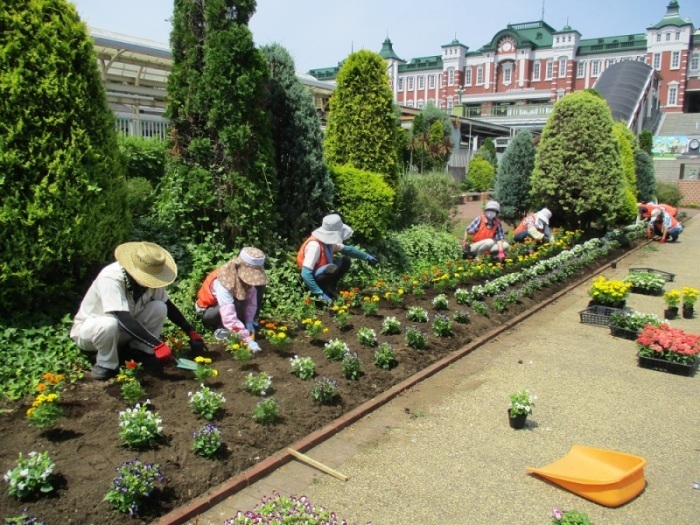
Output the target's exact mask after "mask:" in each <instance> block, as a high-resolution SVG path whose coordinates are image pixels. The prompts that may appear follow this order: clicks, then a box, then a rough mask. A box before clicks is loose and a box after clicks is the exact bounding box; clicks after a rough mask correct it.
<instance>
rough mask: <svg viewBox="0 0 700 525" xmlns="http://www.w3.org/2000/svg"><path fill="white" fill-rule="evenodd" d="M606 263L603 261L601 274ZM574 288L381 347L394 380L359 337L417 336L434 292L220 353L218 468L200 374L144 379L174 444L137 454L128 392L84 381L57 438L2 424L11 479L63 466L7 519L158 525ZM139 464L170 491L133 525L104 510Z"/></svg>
mask: <svg viewBox="0 0 700 525" xmlns="http://www.w3.org/2000/svg"><path fill="white" fill-rule="evenodd" d="M621 253H622V252H618V253H612V254H610V255H609V256H608V258H607V260H608V261H609V260H612V259H614V258H616V257H619V256H620V255H621ZM604 262H606V261H601V260H598V261H596V263H595V267H596V268H597V267H599V266H600V265H601V264H604ZM590 270H591V269H590V268H589V269H584V270H582V271H579V272H577V273H576V274H574V275H573V276H571V277H570V278H569V280H568V282H573V281H576V280H578V279H581V278H582V277H584V276H585V274H586V273H587V272H590ZM564 286H566V283H558V284H557V285H554V286H551V287H549V288H547V289H544V290H542V291H540V292H538V293H537V294H535V295H534V296H533V297H532V298H523V299H522V301H521V302H520V303H517V304H513V305H510V308H509V309H508V310H507V311H506V312H505V313H502V314H499V313H495V312H493V311H490V312H489V317H484V316H482V315H479V314H477V313H475V312H473V311H472V310H471V309H470V308H464V309H466V310H468V311H469V312H470V315H471V322H470V323H469V324H464V325H462V324H458V323H455V322H453V330H454V336H452V337H447V338H439V337H436V336H435V335H434V334H433V332H432V329H431V328H430V324H429V323H428V324H424V325H423V327H424V329H425V331H426V332H428V334H429V344H428V347H427V349H425V350H415V349H412V348H410V347H407V346H406V344H405V341H404V336H403V335H393V336H382V335H379V340H380V341H381V342H384V341H387V342H389V343H390V344H391V345H392V346H393V347H394V349H395V350H396V351H397V361H398V362H397V364H396V366H395V367H394V368H392V369H391V370H382V369H380V368H378V367H376V366H374V364H373V361H374V359H373V356H374V350H373V349H371V348H368V347H365V346H362V345H360V344H359V343H358V342H357V340H356V331H357V329H358V328H360V327H362V326H368V327H370V328H373V329H374V330H375V332H376V333H377V334H379V333H380V328H381V325H382V321H383V319H384V317H386V316H395V317H397V319H399V320H400V321H401V323H402V326H404V327H405V326H406V325H407V324H409V323H408V321H407V320H406V317H405V311H406V310H407V308H408V307H409V306H422V307H424V308H425V309H426V310H428V312H429V314H430V317H431V321H432V318H433V316H434V314H435V313H436V312H435V311H434V310H433V308H432V298H433V297H434V296H435V295H436V294H437V292H436V291H435V290H428V291H427V293H426V295H425V296H423V297H415V296H408V297H407V298H406V302H405V303H404V304H403V305H400V306H397V305H394V304H392V303H389V302H385V301H384V300H382V301H381V302H380V309H379V312H378V314H377V315H374V316H364V315H363V314H362V311H361V310H360V309H356V310H353V314H354V315H353V316H352V318H351V322H352V326H351V327H349V328H348V329H346V330H344V331H340V330H339V329H338V327H337V326H336V324H335V323H334V322H333V321H332V320H331V319H330V318H329V317H328V314H326V313H324V314H323V315H322V316H321V319H322V320H323V322H324V325H326V326H327V327H328V328H329V331H328V333H326V334H323V336H322V338H321V340H318V341H309V340H308V339H307V338H305V337H304V335H303V332H299V333H298V334H297V337H296V339H295V340H294V341H293V342H292V343H291V344H290V345H289V346H288V347H287V348H286V349H285V350H284V351H280V350H278V349H276V348H274V347H273V346H272V345H270V344H269V343H268V342H267V341H266V340H264V339H263V340H261V341H260V346H261V347H262V351H261V352H260V353H258V354H257V355H255V357H254V358H253V359H252V360H251V361H249V362H248V363H246V364H241V363H239V362H237V361H234V360H233V359H232V357H231V356H230V355H229V354H228V353H227V352H226V351H225V349H224V348H223V346H222V345H221V344H211V345H210V350H211V352H210V354H209V356H210V357H212V358H213V361H214V366H215V367H216V368H217V370H218V371H219V376H218V377H217V378H216V381H215V382H211V381H210V386H211V387H212V388H215V389H216V390H218V391H220V392H222V393H223V394H224V396H225V397H226V399H227V402H226V403H225V405H224V409H223V410H222V411H220V414H219V417H217V418H216V419H215V420H214V421H213V422H214V423H215V424H216V425H217V426H219V428H220V429H221V432H222V438H223V442H224V446H223V450H222V451H220V454H219V455H218V456H217V458H216V459H213V460H212V459H205V458H202V457H199V456H197V455H195V454H194V453H193V452H192V451H191V447H192V442H193V438H192V435H193V433H194V432H195V431H197V430H199V429H201V428H202V427H203V426H204V423H205V421H204V420H202V419H201V418H198V417H197V416H196V414H194V413H193V412H191V410H190V408H189V406H188V403H187V401H188V395H187V394H188V392H191V391H194V390H196V389H197V388H198V384H197V383H196V382H195V380H194V378H193V374H192V372H189V371H185V370H181V369H179V368H176V367H172V366H171V367H167V368H166V369H164V370H162V371H161V372H158V373H154V374H143V375H142V378H141V382H142V384H143V386H144V388H145V389H146V391H147V392H148V397H149V398H150V399H151V400H152V407H153V408H154V409H155V410H157V411H158V413H159V414H160V416H161V417H162V418H163V426H164V436H165V437H164V439H163V440H162V441H161V442H160V443H159V444H158V445H157V446H156V447H155V448H152V449H146V450H140V451H134V450H130V449H126V448H124V447H122V446H120V442H119V437H118V414H119V412H120V411H121V410H124V408H125V403H124V401H123V400H122V399H121V397H120V386H119V385H118V384H113V383H112V382H109V383H104V382H99V381H93V380H90V379H86V380H83V381H81V382H79V383H77V384H74V385H70V386H68V387H67V388H66V389H65V390H64V392H63V394H62V397H61V404H62V405H63V407H64V410H65V417H64V418H62V419H61V420H60V422H59V425H58V428H56V429H53V430H50V431H45V432H41V431H39V430H38V429H35V428H33V427H30V426H28V424H27V421H26V418H25V411H26V409H27V408H28V404H27V402H26V401H25V403H17V404H13V405H10V406H6V407H5V409H6V410H5V411H4V416H3V417H2V418H0V435H2V436H3V437H2V447H0V470H2V472H6V471H7V470H8V469H11V468H14V466H15V465H16V461H17V456H18V453H19V452H22V453H23V454H26V453H28V452H29V451H32V450H35V451H40V452H41V451H48V453H49V456H50V457H51V459H52V460H53V461H54V462H55V464H56V470H55V475H54V480H53V481H54V487H55V488H56V490H55V491H54V492H53V493H51V494H48V495H43V496H40V497H37V498H33V499H28V500H25V501H19V500H17V499H16V498H14V497H11V496H10V495H9V494H8V491H7V490H2V491H1V492H0V516H2V517H6V518H9V517H14V516H19V515H20V514H21V513H22V511H23V509H27V513H28V514H29V515H30V516H36V517H38V518H40V519H43V520H45V521H46V522H47V523H48V524H52V523H75V524H88V523H91V524H102V523H116V524H118V523H131V524H133V523H149V522H151V521H153V520H154V519H156V518H157V517H159V516H161V515H163V514H166V513H167V512H170V511H171V510H173V509H175V508H177V507H180V506H182V505H184V504H185V503H187V502H188V501H190V500H192V499H194V498H195V497H197V496H200V495H202V494H203V493H204V492H206V491H207V490H208V489H210V488H211V487H213V486H216V485H218V484H220V483H222V482H224V481H225V480H227V479H229V478H231V477H233V476H235V475H236V474H238V473H240V472H242V471H243V470H245V469H246V468H248V467H250V466H251V465H253V464H255V463H256V462H258V461H260V460H262V459H264V458H266V457H267V456H269V455H272V454H273V453H275V452H277V451H279V450H281V449H283V448H285V447H287V446H289V445H291V444H292V443H293V442H294V441H296V440H298V439H300V438H302V437H304V436H306V435H308V434H310V433H311V432H313V431H314V430H317V429H319V428H321V427H323V426H325V425H327V424H328V423H330V422H331V421H333V420H334V419H336V418H338V417H339V416H341V415H343V414H344V413H346V412H348V411H350V410H352V409H353V408H355V407H357V406H359V405H360V404H362V403H364V402H365V401H367V400H369V399H371V398H373V397H375V396H376V395H377V394H379V393H381V392H384V391H385V390H387V389H388V388H390V387H392V386H393V385H395V384H397V383H399V382H401V381H402V380H404V379H406V378H408V377H410V376H411V375H413V374H414V373H416V372H417V371H419V370H422V369H423V368H425V367H427V366H429V365H430V364H431V363H433V362H435V361H437V360H439V359H441V358H442V357H444V356H446V355H447V354H449V353H450V352H453V351H455V350H457V349H459V348H461V347H462V346H464V345H465V344H467V343H468V342H470V341H471V340H472V339H474V338H476V337H479V336H480V335H483V334H484V333H486V332H487V331H489V330H491V329H493V328H494V327H495V326H497V325H498V324H500V323H503V322H505V321H506V320H508V319H510V318H512V317H513V316H515V315H517V314H519V313H521V312H523V311H525V310H526V309H528V308H530V307H532V306H533V305H534V304H536V303H538V302H539V301H542V300H543V299H545V298H547V297H549V296H551V295H552V293H554V292H555V291H556V290H557V289H561V288H562V287H564ZM448 297H450V307H451V311H450V312H447V313H450V314H451V313H452V312H454V310H455V309H460V308H461V307H460V306H459V305H456V304H455V302H454V298H453V297H452V296H451V294H448ZM487 303H490V300H487ZM333 338H339V339H341V340H343V341H345V342H346V343H347V344H348V346H349V347H350V349H351V351H353V352H356V353H357V354H358V356H359V357H360V359H361V362H362V369H363V375H362V376H361V377H360V378H359V380H357V381H352V380H346V379H344V378H343V375H342V372H341V368H340V363H338V362H332V361H329V360H328V359H326V358H325V357H324V356H323V353H322V349H323V344H324V343H325V342H327V341H328V340H330V339H333ZM294 355H300V356H309V357H311V358H312V359H313V360H314V362H315V363H316V377H322V376H326V377H331V378H334V379H337V380H338V393H339V399H338V402H337V403H335V404H334V405H330V406H325V405H320V404H318V403H317V402H315V401H314V400H313V399H312V398H311V396H310V391H311V388H312V386H313V381H302V380H301V379H299V378H297V377H295V376H293V375H292V374H291V373H290V363H289V359H290V357H293V356H294ZM258 371H266V372H267V373H269V374H271V375H272V378H273V379H272V390H271V391H270V393H269V394H268V397H274V399H275V400H277V402H278V403H279V405H280V417H279V419H278V420H277V421H276V422H275V423H273V424H271V425H261V424H258V423H256V422H254V421H253V420H252V418H251V414H252V412H253V409H254V407H255V405H256V403H257V402H258V401H259V399H260V398H259V397H256V396H253V395H251V394H249V393H247V392H245V391H244V390H243V381H244V378H245V377H246V376H247V374H248V373H249V372H258ZM135 458H139V459H141V460H142V461H144V462H150V463H156V464H158V465H160V468H161V471H162V473H163V475H164V476H165V481H164V482H163V483H161V484H159V485H158V486H157V488H156V490H155V491H154V492H153V493H151V495H150V497H148V498H146V499H144V500H143V502H142V504H141V506H140V508H139V515H138V517H137V518H136V519H132V518H130V517H129V515H128V514H120V513H117V512H116V511H114V510H113V509H112V507H111V505H110V504H109V503H108V502H106V501H103V498H104V496H105V494H106V493H107V491H108V490H109V489H110V488H111V483H112V480H113V479H114V478H115V476H116V472H115V471H116V469H117V468H118V467H119V465H121V464H122V463H123V462H126V461H132V460H134V459H135Z"/></svg>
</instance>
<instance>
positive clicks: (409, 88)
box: [406, 77, 413, 91]
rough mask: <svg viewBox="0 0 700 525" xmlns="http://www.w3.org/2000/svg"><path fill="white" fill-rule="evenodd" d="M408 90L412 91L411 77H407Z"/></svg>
mask: <svg viewBox="0 0 700 525" xmlns="http://www.w3.org/2000/svg"><path fill="white" fill-rule="evenodd" d="M406 89H407V90H408V91H413V77H408V82H407V85H406Z"/></svg>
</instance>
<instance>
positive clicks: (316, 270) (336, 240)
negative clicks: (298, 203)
mask: <svg viewBox="0 0 700 525" xmlns="http://www.w3.org/2000/svg"><path fill="white" fill-rule="evenodd" d="M352 234H353V229H352V228H351V227H350V226H348V225H347V224H343V221H342V219H341V218H340V215H338V214H335V213H334V214H332V215H326V216H325V217H324V218H323V223H322V224H321V227H320V228H317V229H316V230H314V231H313V232H311V237H309V238H308V239H306V240H305V241H304V243H303V244H302V245H301V247H300V248H299V251H298V252H297V259H296V261H297V266H299V268H300V270H301V278H302V279H303V280H304V283H305V284H306V287H307V288H308V289H309V290H310V291H311V293H312V294H313V295H314V296H316V297H317V298H318V299H321V300H323V301H331V300H334V299H335V298H336V297H337V295H338V294H337V292H336V287H337V286H338V282H339V281H340V279H341V278H342V277H343V275H345V274H346V273H347V272H348V270H349V269H350V264H351V263H350V258H354V259H361V260H363V261H367V262H368V263H369V264H371V265H372V266H374V265H376V264H379V261H378V260H377V258H376V257H375V256H374V255H370V254H368V253H365V252H363V251H362V250H360V249H358V248H355V247H354V246H346V245H344V244H343V241H345V240H346V239H348V238H349V237H350V236H351V235H352ZM336 253H341V254H342V256H341V257H336V258H334V257H333V256H334V254H336Z"/></svg>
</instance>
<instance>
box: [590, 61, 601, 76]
mask: <svg viewBox="0 0 700 525" xmlns="http://www.w3.org/2000/svg"><path fill="white" fill-rule="evenodd" d="M598 75H600V60H594V61H593V62H591V76H592V77H597V76H598Z"/></svg>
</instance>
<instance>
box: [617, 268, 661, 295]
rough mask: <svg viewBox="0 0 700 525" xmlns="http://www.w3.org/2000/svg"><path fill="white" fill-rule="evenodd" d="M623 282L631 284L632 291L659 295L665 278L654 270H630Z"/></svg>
mask: <svg viewBox="0 0 700 525" xmlns="http://www.w3.org/2000/svg"><path fill="white" fill-rule="evenodd" d="M625 282H626V283H629V284H630V285H631V289H630V291H631V292H632V293H639V294H644V295H661V294H662V293H663V291H664V284H665V283H666V279H665V278H664V276H663V275H660V274H658V273H654V272H631V273H630V274H629V275H628V276H627V278H626V279H625Z"/></svg>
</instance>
